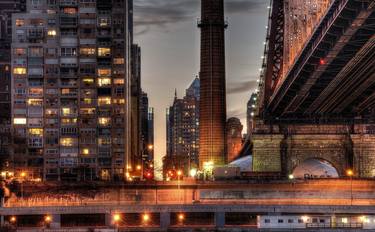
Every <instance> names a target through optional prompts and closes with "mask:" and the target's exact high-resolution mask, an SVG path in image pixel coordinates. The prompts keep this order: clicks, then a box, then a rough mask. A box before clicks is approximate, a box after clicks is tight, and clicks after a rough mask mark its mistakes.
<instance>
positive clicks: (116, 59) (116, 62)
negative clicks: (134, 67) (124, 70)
mask: <svg viewBox="0 0 375 232" xmlns="http://www.w3.org/2000/svg"><path fill="white" fill-rule="evenodd" d="M113 63H114V64H124V63H125V59H124V58H114V59H113Z"/></svg>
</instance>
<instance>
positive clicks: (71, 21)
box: [60, 16, 78, 28]
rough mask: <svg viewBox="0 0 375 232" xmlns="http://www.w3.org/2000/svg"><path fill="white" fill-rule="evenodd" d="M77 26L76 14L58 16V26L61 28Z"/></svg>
mask: <svg viewBox="0 0 375 232" xmlns="http://www.w3.org/2000/svg"><path fill="white" fill-rule="evenodd" d="M77 26H78V18H77V16H62V17H60V27H62V28H72V27H73V28H74V27H77Z"/></svg>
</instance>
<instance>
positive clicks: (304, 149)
mask: <svg viewBox="0 0 375 232" xmlns="http://www.w3.org/2000/svg"><path fill="white" fill-rule="evenodd" d="M282 143H284V146H285V148H284V151H281V155H282V157H283V158H284V160H285V162H282V166H283V167H282V168H283V169H284V172H286V173H287V174H291V173H293V171H294V170H295V168H296V167H297V166H298V165H301V164H303V163H304V162H306V161H307V160H314V159H315V160H324V161H326V162H328V163H330V164H331V165H332V166H333V167H334V168H335V169H336V170H337V172H338V175H339V176H344V175H345V171H346V169H347V168H348V167H349V166H350V159H352V158H350V156H351V155H350V151H349V149H348V140H347V136H346V135H311V134H310V135H293V136H290V137H288V138H286V139H284V141H282ZM283 153H284V154H283ZM283 158H282V160H283Z"/></svg>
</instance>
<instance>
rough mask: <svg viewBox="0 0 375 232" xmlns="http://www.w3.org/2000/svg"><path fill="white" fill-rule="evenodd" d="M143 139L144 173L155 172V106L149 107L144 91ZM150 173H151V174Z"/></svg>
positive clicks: (141, 107)
mask: <svg viewBox="0 0 375 232" xmlns="http://www.w3.org/2000/svg"><path fill="white" fill-rule="evenodd" d="M140 100H141V101H140V113H141V116H140V122H141V126H140V128H141V133H140V134H141V140H140V149H141V150H140V152H141V154H142V167H143V175H146V177H148V178H150V177H151V176H147V173H150V174H152V176H153V172H154V108H152V107H149V102H148V96H147V93H145V92H142V95H141V98H140ZM150 174H149V175H150Z"/></svg>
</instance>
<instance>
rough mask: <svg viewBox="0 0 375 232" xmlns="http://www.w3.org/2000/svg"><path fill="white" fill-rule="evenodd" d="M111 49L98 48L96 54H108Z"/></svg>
mask: <svg viewBox="0 0 375 232" xmlns="http://www.w3.org/2000/svg"><path fill="white" fill-rule="evenodd" d="M110 55H111V49H110V48H98V56H110Z"/></svg>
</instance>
